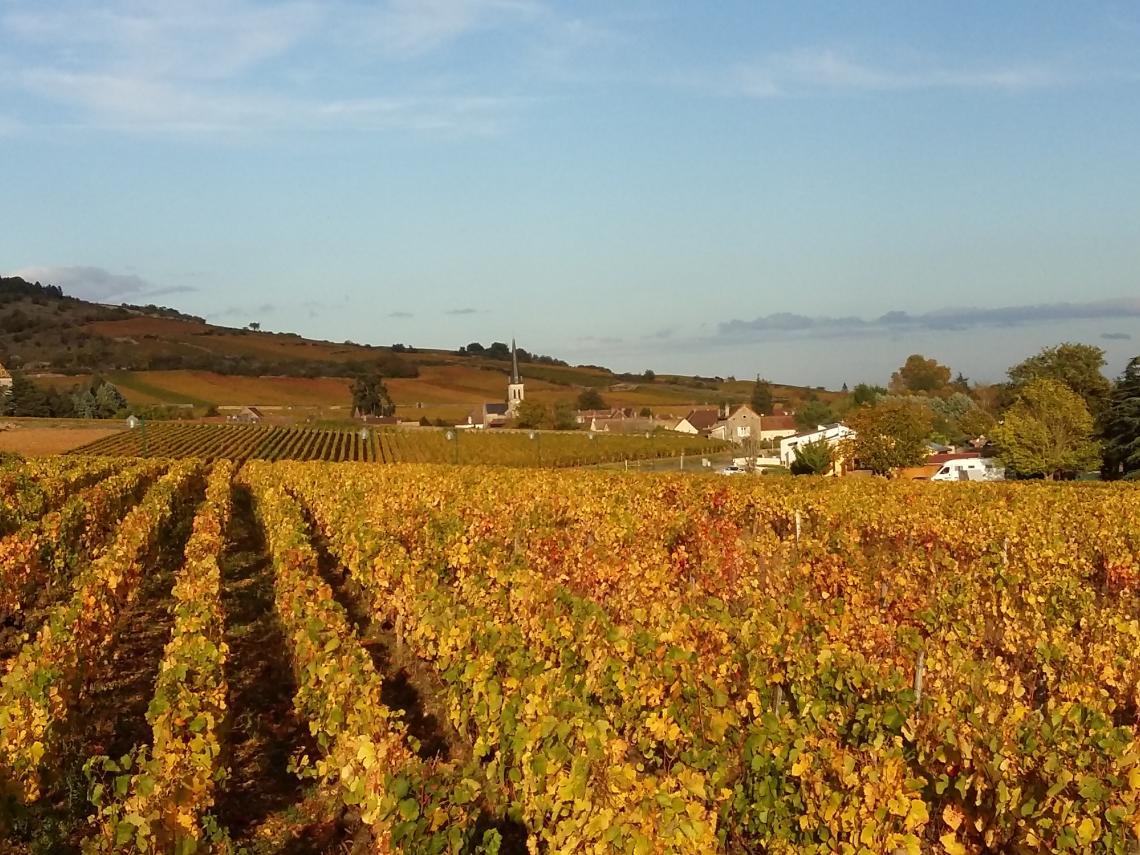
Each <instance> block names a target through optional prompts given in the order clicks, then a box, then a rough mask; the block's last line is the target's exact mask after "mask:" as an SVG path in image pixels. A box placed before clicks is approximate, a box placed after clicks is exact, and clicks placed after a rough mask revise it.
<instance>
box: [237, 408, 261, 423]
mask: <svg viewBox="0 0 1140 855" xmlns="http://www.w3.org/2000/svg"><path fill="white" fill-rule="evenodd" d="M264 418H265V414H264V413H262V412H261V410H259V409H258V408H257V407H242V408H241V409H240V410H238V411H237V412H236V413H234V414H233V415H232V416H230V421H234V422H238V423H239V424H243V425H255V424H259V423H260V422H261V420H262V419H264Z"/></svg>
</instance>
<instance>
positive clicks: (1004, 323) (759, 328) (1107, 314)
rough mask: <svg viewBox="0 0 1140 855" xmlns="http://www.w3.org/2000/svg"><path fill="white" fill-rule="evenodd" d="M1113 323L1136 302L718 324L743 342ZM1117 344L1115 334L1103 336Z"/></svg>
mask: <svg viewBox="0 0 1140 855" xmlns="http://www.w3.org/2000/svg"><path fill="white" fill-rule="evenodd" d="M1119 318H1140V298H1131V297H1125V298H1120V299H1114V300H1090V301H1088V302H1084V303H1039V304H1036V305H1027V306H999V307H995V308H984V307H979V306H964V307H959V308H944V309H937V310H935V311H932V312H922V313H920V314H911V313H910V312H906V311H901V310H896V311H891V312H886V313H884V314H882V315H880V316H879V317H877V318H870V319H867V318H860V317H855V316H848V317H827V316H825V315H820V316H814V317H813V316H809V315H798V314H794V313H791V312H776V313H774V314H771V315H763V316H761V317H758V318H754V319H753V320H751V321H741V320H732V321H724V322H723V323H721V324H719V326H718V331H719V333H720V335H723V336H727V337H730V338H738V339H748V338H751V337H754V336H758V335H767V334H772V333H775V334H785V335H788V336H796V335H811V336H830V337H844V336H853V337H854V336H860V335H867V334H876V333H878V334H884V335H890V334H897V333H902V332H921V331H946V330H970V329H977V328H978V327H1015V326H1027V325H1039V324H1043V323H1046V324H1049V323H1056V322H1059V321H1088V320H1102V319H1119ZM1103 337H1104V338H1109V339H1117V338H1120V337H1121V336H1120V334H1113V333H1106V334H1105V335H1104V336H1103Z"/></svg>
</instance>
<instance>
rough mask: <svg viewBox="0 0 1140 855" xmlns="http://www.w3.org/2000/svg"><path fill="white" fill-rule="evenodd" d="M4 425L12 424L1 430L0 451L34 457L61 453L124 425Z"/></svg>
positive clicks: (113, 431) (105, 436) (111, 434)
mask: <svg viewBox="0 0 1140 855" xmlns="http://www.w3.org/2000/svg"><path fill="white" fill-rule="evenodd" d="M36 421H37V422H38V421H40V420H38V419H37V420H36ZM3 424H6V425H7V424H11V425H12V427H11V428H8V429H4V430H0V451H7V452H15V453H16V454H28V455H33V456H34V455H41V454H63V453H64V452H68V451H71V450H72V449H75V448H79V446H81V445H86V444H88V443H91V442H95V441H96V440H100V439H104V438H107V437H110V436H113V435H115V434H116V433H119V432H120V431H122V430H123V426H122V425H121V424H119V423H117V422H116V423H115V424H114V425H111V424H109V423H103V424H100V425H99V426H97V427H91V426H84V427H63V426H59V427H42V426H40V425H38V424H37V425H35V426H29V425H28V424H17V423H13V422H3ZM88 424H89V423H88Z"/></svg>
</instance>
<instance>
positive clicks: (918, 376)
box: [891, 353, 950, 394]
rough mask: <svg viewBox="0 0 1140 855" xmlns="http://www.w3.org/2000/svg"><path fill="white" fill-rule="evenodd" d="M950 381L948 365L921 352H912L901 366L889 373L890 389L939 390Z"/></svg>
mask: <svg viewBox="0 0 1140 855" xmlns="http://www.w3.org/2000/svg"><path fill="white" fill-rule="evenodd" d="M949 382H950V367H949V366H947V365H942V364H941V363H939V362H938V360H936V359H927V358H926V357H925V356H923V355H922V354H921V353H912V354H911V355H910V356H908V357H907V358H906V362H905V363H904V364H903V366H902V368H900V369H899V370H898V371H896V372H895V373H894V374H892V375H891V391H893V392H899V393H901V394H905V393H907V392H939V391H941V390H942V389H943V388H944V387H945V386H946V384H947V383H949Z"/></svg>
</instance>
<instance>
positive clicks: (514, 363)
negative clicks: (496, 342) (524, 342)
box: [511, 337, 519, 383]
mask: <svg viewBox="0 0 1140 855" xmlns="http://www.w3.org/2000/svg"><path fill="white" fill-rule="evenodd" d="M511 382H512V383H518V382H519V352H518V349H517V348H516V347H515V340H514V338H513V337H512V338H511Z"/></svg>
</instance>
